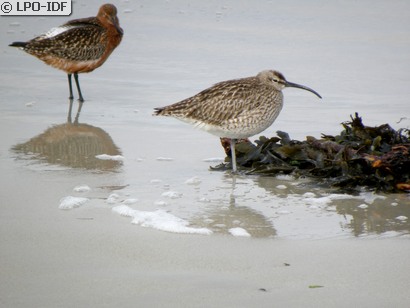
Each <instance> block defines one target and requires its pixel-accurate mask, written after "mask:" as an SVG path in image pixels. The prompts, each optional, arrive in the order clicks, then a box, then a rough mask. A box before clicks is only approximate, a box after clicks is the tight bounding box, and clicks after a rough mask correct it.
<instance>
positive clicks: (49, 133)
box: [12, 123, 122, 171]
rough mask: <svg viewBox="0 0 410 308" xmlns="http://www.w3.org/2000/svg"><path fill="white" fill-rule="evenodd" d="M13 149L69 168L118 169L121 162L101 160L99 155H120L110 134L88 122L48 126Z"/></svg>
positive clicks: (30, 156)
mask: <svg viewBox="0 0 410 308" xmlns="http://www.w3.org/2000/svg"><path fill="white" fill-rule="evenodd" d="M12 150H13V151H14V152H16V153H18V154H23V156H21V157H19V158H22V159H27V158H29V159H33V160H38V161H40V162H46V163H49V164H53V165H60V166H66V167H70V168H84V169H95V170H102V171H115V170H116V169H118V168H119V167H120V166H121V165H122V162H121V161H118V160H101V159H98V158H97V157H96V156H97V155H101V154H107V155H109V156H117V155H121V151H120V150H119V148H118V147H117V146H116V145H115V144H114V141H113V140H112V138H111V137H110V135H109V134H108V133H107V132H105V131H104V130H102V129H101V128H98V127H95V126H92V125H88V124H79V123H77V124H71V123H64V124H60V125H55V126H52V127H50V128H48V129H47V130H46V131H44V132H43V133H42V134H40V135H38V136H35V137H33V138H31V139H30V140H29V141H27V142H25V143H21V144H17V145H15V146H14V147H13V148H12Z"/></svg>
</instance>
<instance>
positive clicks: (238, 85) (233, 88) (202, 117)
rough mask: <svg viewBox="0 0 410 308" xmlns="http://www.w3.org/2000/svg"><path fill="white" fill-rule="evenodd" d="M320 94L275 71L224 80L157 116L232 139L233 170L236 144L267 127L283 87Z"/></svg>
mask: <svg viewBox="0 0 410 308" xmlns="http://www.w3.org/2000/svg"><path fill="white" fill-rule="evenodd" d="M291 87H292V88H298V89H302V90H306V91H309V92H312V93H313V94H315V95H316V96H317V97H319V98H322V97H321V96H320V95H319V93H317V92H316V91H314V90H312V89H311V88H308V87H306V86H302V85H300V84H297V83H293V82H290V81H287V80H286V79H285V77H284V76H283V75H282V74H281V73H279V72H278V71H274V70H266V71H262V72H260V73H259V74H257V75H256V76H253V77H248V78H241V79H234V80H228V81H223V82H220V83H217V84H215V85H214V86H212V87H210V88H208V89H206V90H203V91H201V92H199V93H198V94H196V95H194V96H192V97H190V98H187V99H185V100H182V101H180V102H178V103H175V104H172V105H169V106H166V107H160V108H155V112H154V115H157V116H169V117H174V118H177V119H179V120H182V121H184V122H187V123H190V124H193V125H194V126H196V127H198V128H200V129H202V130H205V131H207V132H209V133H211V134H213V135H216V136H218V137H220V138H230V140H231V141H230V147H231V158H232V171H233V172H236V171H237V166H236V155H235V143H236V141H237V140H238V139H245V138H248V137H251V136H253V135H256V134H259V133H260V132H262V131H264V130H265V129H267V128H268V127H269V126H271V125H272V123H273V122H274V121H275V119H276V118H277V116H278V115H279V113H280V111H281V110H282V107H283V94H282V90H283V89H284V88H291Z"/></svg>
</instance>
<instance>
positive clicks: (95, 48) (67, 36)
mask: <svg viewBox="0 0 410 308" xmlns="http://www.w3.org/2000/svg"><path fill="white" fill-rule="evenodd" d="M122 36H123V30H122V29H121V27H120V25H119V20H118V17H117V8H116V7H115V6H114V5H112V4H104V5H102V6H101V7H100V9H99V11H98V14H97V16H96V17H89V18H82V19H75V20H71V21H69V22H67V23H65V24H63V25H61V26H59V27H56V28H53V29H51V30H50V31H48V32H47V33H45V34H43V35H40V36H38V37H35V38H34V39H32V40H30V41H28V42H14V43H12V44H10V45H9V46H12V47H20V48H22V49H23V50H24V51H25V52H27V53H29V54H31V55H33V56H35V57H37V58H39V59H40V60H42V61H44V62H45V63H46V64H48V65H51V66H53V67H55V68H57V69H60V70H63V71H65V72H66V73H67V74H68V82H69V89H70V99H72V98H73V91H72V85H71V76H72V74H74V79H75V82H76V85H77V90H78V96H79V100H80V101H84V99H83V96H82V94H81V89H80V84H79V82H78V74H79V73H88V72H91V71H93V70H95V69H96V68H98V67H100V66H101V65H102V64H103V63H104V62H105V61H106V60H107V58H108V57H109V56H110V54H111V53H112V52H113V50H114V49H115V48H116V47H117V46H118V45H119V44H120V42H121V39H122Z"/></svg>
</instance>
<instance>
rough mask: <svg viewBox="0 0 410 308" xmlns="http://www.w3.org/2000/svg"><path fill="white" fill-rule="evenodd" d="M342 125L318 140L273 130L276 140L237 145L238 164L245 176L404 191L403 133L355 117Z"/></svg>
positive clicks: (408, 157) (409, 136)
mask: <svg viewBox="0 0 410 308" xmlns="http://www.w3.org/2000/svg"><path fill="white" fill-rule="evenodd" d="M342 125H343V128H344V129H343V131H342V132H341V133H340V135H337V136H331V135H322V137H321V138H320V139H316V138H314V137H311V136H308V137H306V140H305V141H297V140H291V138H290V137H289V135H288V134H287V133H285V132H281V131H278V132H277V135H278V137H272V138H266V137H263V136H262V137H260V138H259V140H256V141H255V142H256V144H253V143H251V142H250V141H249V140H247V139H245V140H242V142H239V143H238V144H237V147H236V151H237V160H238V164H239V165H241V166H242V167H243V168H244V169H247V173H249V174H260V175H276V174H278V173H285V174H293V175H296V176H309V177H314V178H320V179H323V182H326V183H330V184H331V185H333V186H337V187H341V188H345V189H356V188H357V187H360V186H365V187H367V188H369V189H373V190H377V191H384V192H400V191H410V154H409V153H410V131H409V130H408V129H404V128H403V129H399V130H397V131H396V130H394V129H393V128H392V127H391V126H390V125H388V124H383V125H380V126H377V127H369V126H365V125H363V122H362V118H361V117H359V115H358V114H357V113H356V114H355V116H354V117H352V116H351V121H347V122H344V123H342ZM221 142H222V145H223V146H224V148H225V152H226V154H227V156H228V159H227V160H228V161H229V160H230V157H229V156H230V151H229V146H227V142H226V140H224V139H222V140H221ZM223 167H224V166H223V165H221V166H217V167H216V168H213V169H219V168H223Z"/></svg>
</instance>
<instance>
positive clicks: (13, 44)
mask: <svg viewBox="0 0 410 308" xmlns="http://www.w3.org/2000/svg"><path fill="white" fill-rule="evenodd" d="M26 45H27V43H26V42H13V43H11V44H10V45H9V46H10V47H26Z"/></svg>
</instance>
